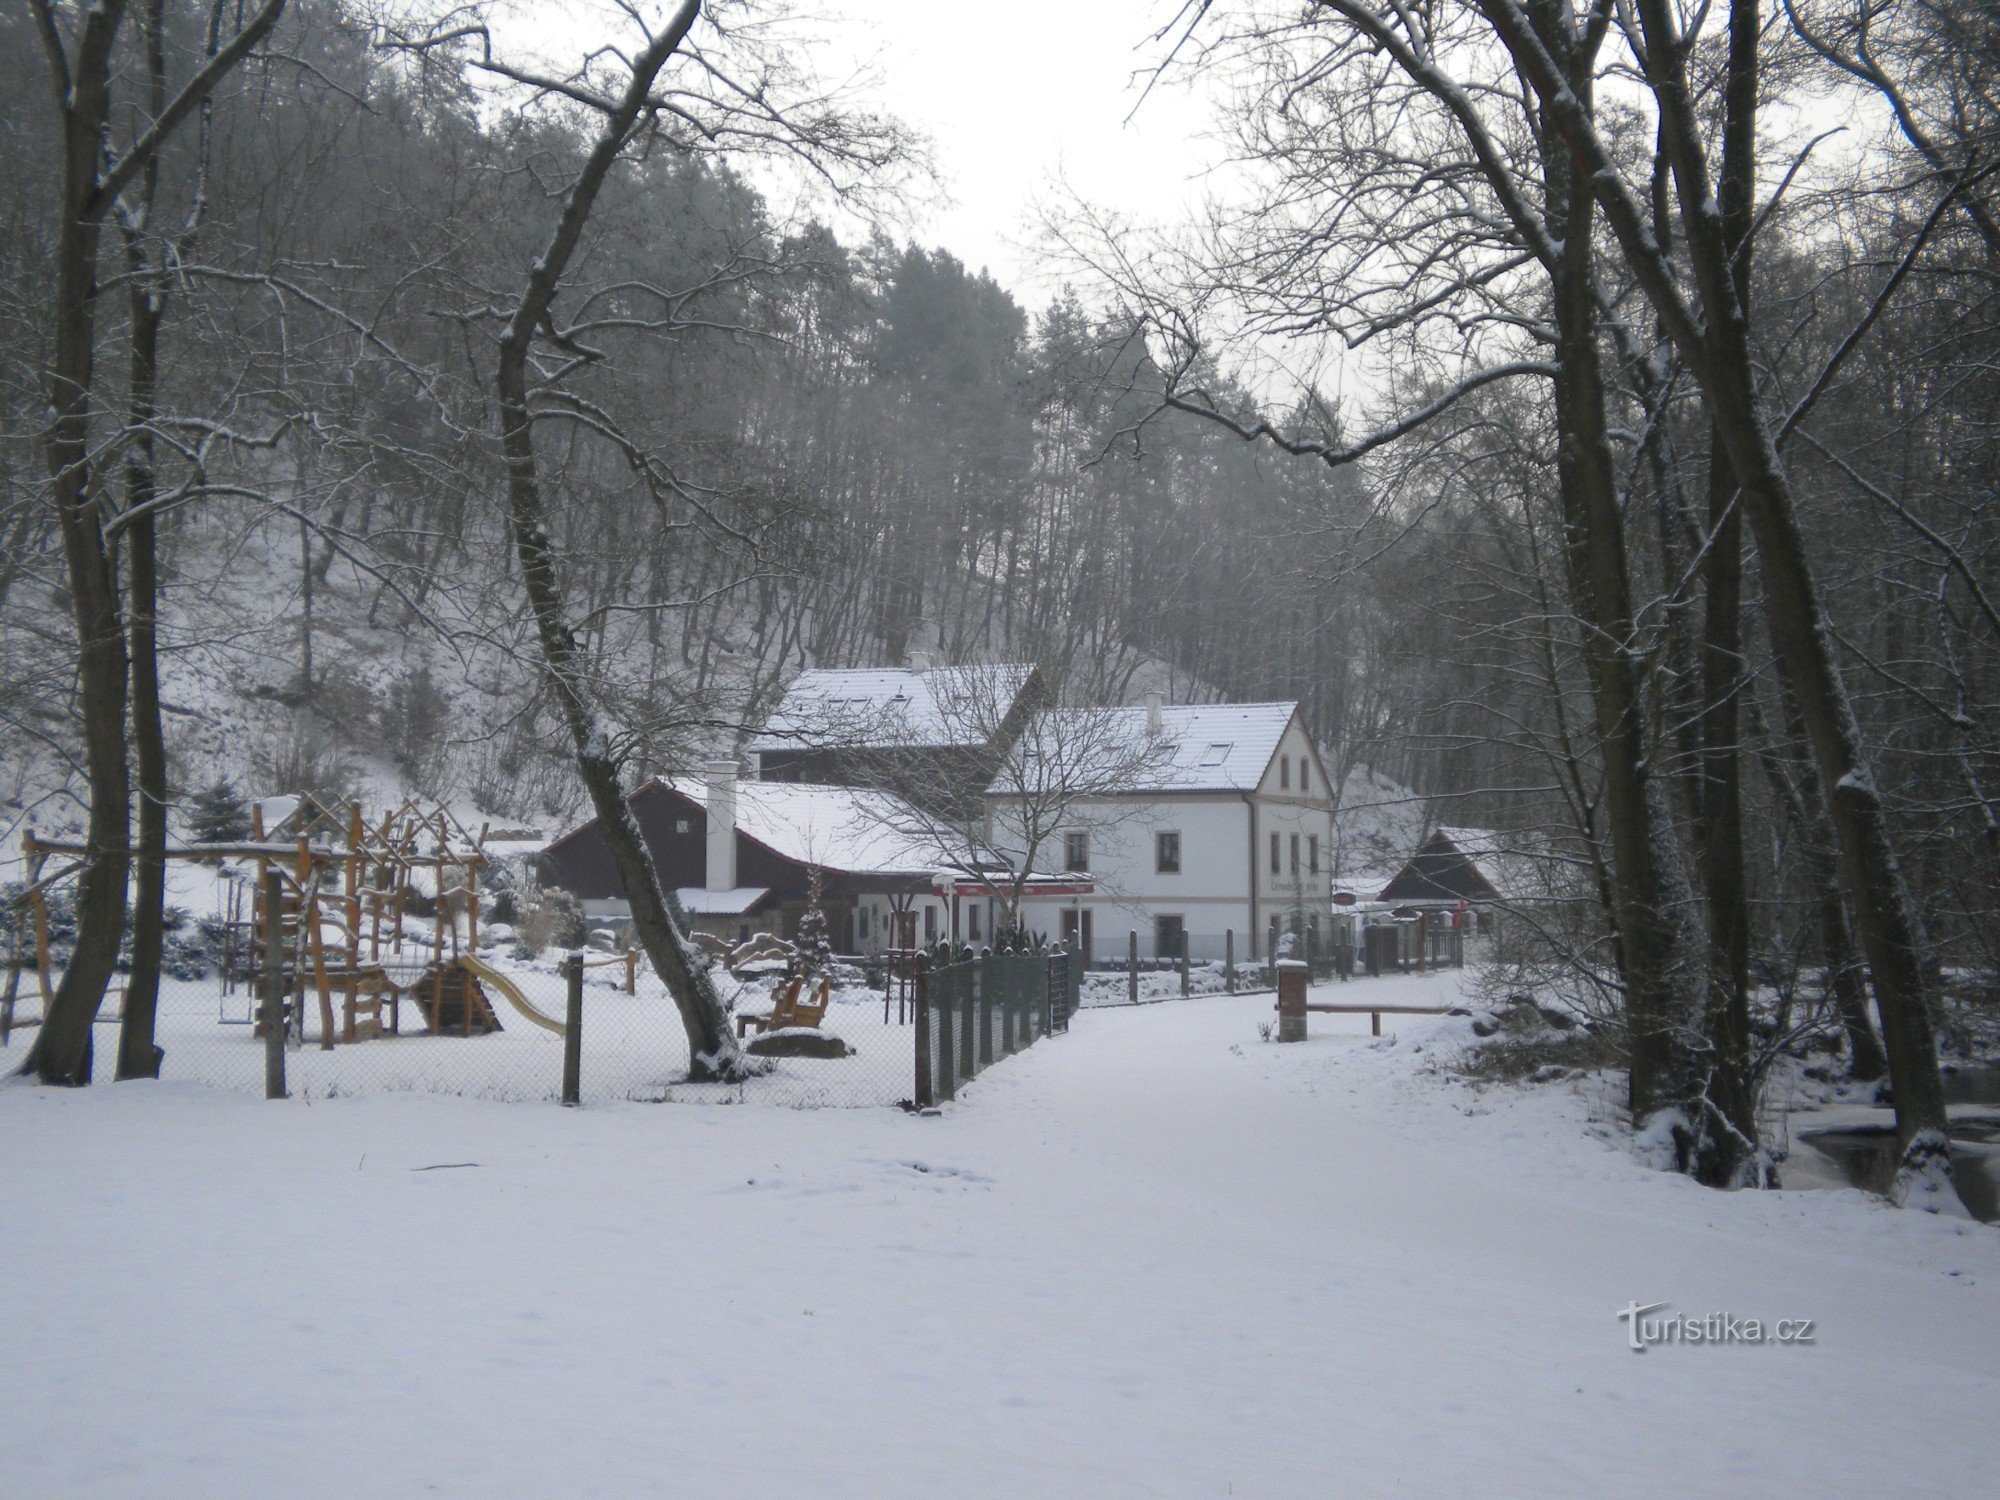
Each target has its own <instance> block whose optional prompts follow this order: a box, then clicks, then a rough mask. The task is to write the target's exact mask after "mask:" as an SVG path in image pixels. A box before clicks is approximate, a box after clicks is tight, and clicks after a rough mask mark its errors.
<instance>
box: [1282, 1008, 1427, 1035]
mask: <svg viewBox="0 0 2000 1500" xmlns="http://www.w3.org/2000/svg"><path fill="white" fill-rule="evenodd" d="M1306 1009H1307V1010H1309V1011H1313V1010H1316V1011H1320V1012H1322V1013H1324V1014H1326V1015H1330V1016H1366V1017H1368V1029H1369V1033H1370V1035H1373V1036H1380V1035H1381V1034H1382V1017H1384V1016H1385V1015H1387V1016H1448V1015H1450V1014H1451V1012H1450V1011H1448V1010H1439V1009H1438V1008H1437V1007H1436V1006H1435V1005H1316V1004H1312V1003H1311V1002H1308V1003H1307V1005H1306Z"/></svg>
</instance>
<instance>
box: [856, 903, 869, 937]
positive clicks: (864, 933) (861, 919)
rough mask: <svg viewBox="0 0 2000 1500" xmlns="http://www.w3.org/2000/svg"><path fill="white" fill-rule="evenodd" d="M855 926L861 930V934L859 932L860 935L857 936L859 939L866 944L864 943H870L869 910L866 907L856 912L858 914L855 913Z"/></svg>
mask: <svg viewBox="0 0 2000 1500" xmlns="http://www.w3.org/2000/svg"><path fill="white" fill-rule="evenodd" d="M854 925H855V926H856V927H857V928H858V929H859V932H858V933H857V934H856V935H857V936H858V937H859V938H860V939H861V941H862V942H864V943H865V942H867V941H868V908H867V907H865V906H864V907H861V908H860V909H859V910H857V911H856V912H855V913H854Z"/></svg>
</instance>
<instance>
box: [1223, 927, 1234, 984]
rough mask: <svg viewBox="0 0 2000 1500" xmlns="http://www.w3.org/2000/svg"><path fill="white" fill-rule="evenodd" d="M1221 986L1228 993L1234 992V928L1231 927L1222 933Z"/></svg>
mask: <svg viewBox="0 0 2000 1500" xmlns="http://www.w3.org/2000/svg"><path fill="white" fill-rule="evenodd" d="M1222 987H1223V988H1224V989H1226V990H1227V991H1229V993H1230V994H1232V995H1233V994H1235V993H1236V929H1235V928H1234V927H1231V928H1230V929H1229V930H1228V931H1226V932H1224V933H1223V934H1222Z"/></svg>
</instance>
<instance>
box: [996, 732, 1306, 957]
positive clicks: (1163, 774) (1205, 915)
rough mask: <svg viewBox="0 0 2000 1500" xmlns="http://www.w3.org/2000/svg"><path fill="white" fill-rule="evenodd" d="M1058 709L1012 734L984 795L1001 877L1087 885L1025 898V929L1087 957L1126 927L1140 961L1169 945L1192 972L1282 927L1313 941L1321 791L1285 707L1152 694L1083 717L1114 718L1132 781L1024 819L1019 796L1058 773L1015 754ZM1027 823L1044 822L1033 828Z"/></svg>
mask: <svg viewBox="0 0 2000 1500" xmlns="http://www.w3.org/2000/svg"><path fill="white" fill-rule="evenodd" d="M1064 712H1069V711H1065V710H1055V711H1051V715H1050V716H1049V718H1047V719H1045V720H1044V722H1043V726H1042V728H1043V731H1044V732H1036V731H1035V730H1033V729H1031V730H1030V731H1029V732H1028V733H1026V734H1024V735H1023V736H1022V737H1021V738H1020V740H1019V741H1018V742H1017V743H1016V745H1015V746H1014V748H1013V749H1012V751H1010V753H1009V758H1008V761H1007V763H1006V765H1005V766H1004V767H1003V770H1002V773H1001V774H1000V775H999V776H998V777H996V778H995V780H994V781H993V783H992V784H991V785H990V786H989V787H988V788H987V799H986V800H987V811H988V837H989V840H990V842H991V844H992V846H993V847H994V848H995V849H996V850H998V851H999V852H1000V853H1002V854H1003V855H1005V856H1006V857H1008V858H1009V859H1012V860H1014V861H1015V862H1016V864H1017V867H1018V865H1019V863H1020V862H1021V861H1022V860H1023V859H1024V858H1025V859H1027V860H1029V861H1030V862H1031V863H1032V864H1033V865H1034V867H1035V868H1036V869H1037V870H1038V871H1045V872H1050V873H1056V874H1065V873H1074V874H1076V875H1079V876H1083V875H1087V876H1088V877H1089V880H1090V882H1091V885H1092V887H1093V889H1092V891H1091V893H1090V894H1088V895H1070V896H1060V897H1059V896H1053V895H1043V894H1031V895H1030V896H1029V897H1028V899H1027V900H1026V901H1024V903H1023V912H1022V915H1023V919H1024V921H1025V923H1026V925H1027V926H1028V928H1029V929H1030V930H1031V931H1036V932H1043V933H1046V934H1047V935H1048V936H1050V937H1051V938H1054V937H1058V936H1060V937H1061V938H1063V939H1064V940H1065V941H1066V942H1076V941H1081V943H1082V945H1083V947H1084V948H1085V950H1086V951H1087V952H1089V953H1090V954H1092V955H1093V956H1096V957H1100V958H1116V957H1119V956H1121V955H1123V954H1124V953H1125V952H1126V949H1127V945H1128V943H1129V941H1130V939H1129V937H1128V933H1131V932H1136V933H1137V934H1138V944H1139V952H1140V955H1141V957H1143V958H1156V957H1157V958H1171V957H1175V956H1178V954H1179V952H1180V946H1181V941H1182V936H1183V934H1185V936H1186V940H1187V948H1188V952H1189V955H1190V957H1192V958H1193V959H1194V960H1196V961H1201V960H1204V959H1219V958H1221V957H1223V956H1224V947H1225V944H1226V942H1227V941H1228V936H1227V935H1229V934H1233V935H1234V950H1235V957H1236V959H1237V961H1238V962H1245V961H1248V960H1252V959H1262V958H1265V957H1267V956H1269V954H1270V952H1271V950H1272V946H1273V944H1274V943H1276V942H1277V941H1278V940H1279V937H1280V935H1281V934H1282V933H1286V932H1296V933H1298V934H1299V938H1300V941H1301V943H1307V942H1311V943H1314V944H1316V945H1317V944H1321V943H1323V942H1324V940H1325V936H1326V928H1327V926H1328V924H1329V922H1330V900H1331V882H1330V876H1329V869H1330V862H1329V853H1330V840H1331V836H1332V818H1333V794H1332V789H1331V786H1330V784H1329V782H1328V780H1327V773H1326V767H1325V765H1324V764H1323V763H1322V762H1321V760H1320V756H1319V751H1318V750H1317V749H1316V748H1315V746H1314V745H1313V742H1312V737H1311V735H1309V734H1308V733H1307V732H1306V727H1305V722H1304V719H1303V718H1302V717H1301V715H1300V713H1299V707H1298V705H1297V704H1296V703H1207V704H1187V705H1173V706H1168V705H1165V704H1163V703H1161V702H1160V701H1159V700H1158V697H1157V695H1154V696H1153V697H1152V698H1151V699H1149V701H1148V702H1147V704H1146V705H1145V706H1144V707H1137V708H1123V709H1112V710H1085V711H1083V712H1084V713H1086V714H1089V715H1092V716H1093V719H1092V723H1093V727H1094V728H1097V729H1101V726H1102V724H1103V716H1104V715H1105V714H1111V715H1116V716H1121V723H1122V724H1123V725H1124V726H1125V733H1126V734H1127V735H1128V736H1129V737H1130V742H1131V743H1132V744H1133V745H1135V746H1141V747H1143V753H1142V754H1140V755H1137V756H1136V757H1134V774H1132V775H1130V776H1129V777H1121V776H1120V775H1119V774H1118V773H1116V772H1115V771H1114V772H1112V773H1110V774H1109V775H1108V776H1107V777H1106V780H1107V781H1108V782H1110V783H1111V784H1112V785H1113V786H1115V787H1116V789H1115V790H1110V791H1106V792H1104V793H1102V794H1095V795H1086V796H1080V797H1078V798H1076V799H1075V800H1074V801H1073V802H1069V803H1067V804H1065V805H1063V806H1062V807H1061V810H1060V813H1059V814H1052V813H1051V812H1050V810H1049V809H1050V804H1049V802H1048V801H1047V800H1046V799H1044V800H1042V802H1041V807H1040V811H1039V814H1038V813H1037V811H1035V810H1033V809H1032V807H1031V806H1030V805H1031V804H1033V803H1035V802H1036V800H1037V799H1036V798H1035V797H1034V796H1033V795H1032V793H1024V791H1023V789H1024V788H1028V787H1033V786H1035V785H1037V784H1038V780H1049V779H1060V775H1061V773H1060V772H1059V771H1052V772H1051V773H1050V776H1049V777H1046V778H1038V772H1037V768H1036V767H1035V766H1034V765H1033V764H1032V763H1028V762H1025V761H1024V760H1023V757H1024V756H1027V755H1031V754H1033V753H1035V752H1036V748H1037V747H1060V746H1061V745H1063V744H1064V742H1065V738H1066V737H1065V736H1064V734H1063V733H1061V732H1060V716H1061V714H1062V713H1064ZM1051 728H1053V729H1054V731H1055V732H1048V731H1049V730H1050V729H1051ZM1045 753H1047V754H1049V755H1051V756H1059V755H1060V754H1061V753H1062V752H1061V750H1060V749H1059V748H1058V749H1048V750H1047V751H1046V752H1045ZM1024 809H1027V810H1025V811H1024ZM1038 815H1039V816H1041V817H1043V818H1045V819H1048V820H1049V821H1052V822H1053V823H1054V824H1055V825H1056V826H1053V827H1048V826H1042V827H1037V826H1036V824H1035V820H1036V818H1037V816H1038ZM1037 843H1038V844H1039V847H1037V848H1035V849H1033V850H1032V851H1030V850H1029V849H1028V846H1029V845H1030V844H1037Z"/></svg>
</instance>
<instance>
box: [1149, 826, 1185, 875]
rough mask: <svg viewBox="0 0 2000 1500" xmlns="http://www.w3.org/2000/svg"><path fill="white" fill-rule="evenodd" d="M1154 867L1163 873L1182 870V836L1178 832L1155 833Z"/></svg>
mask: <svg viewBox="0 0 2000 1500" xmlns="http://www.w3.org/2000/svg"><path fill="white" fill-rule="evenodd" d="M1153 868H1154V869H1156V870H1158V871H1159V872H1160V873H1161V874H1162V875H1178V874H1180V872H1181V836H1180V835H1179V834H1178V833H1156V834H1154V835H1153Z"/></svg>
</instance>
